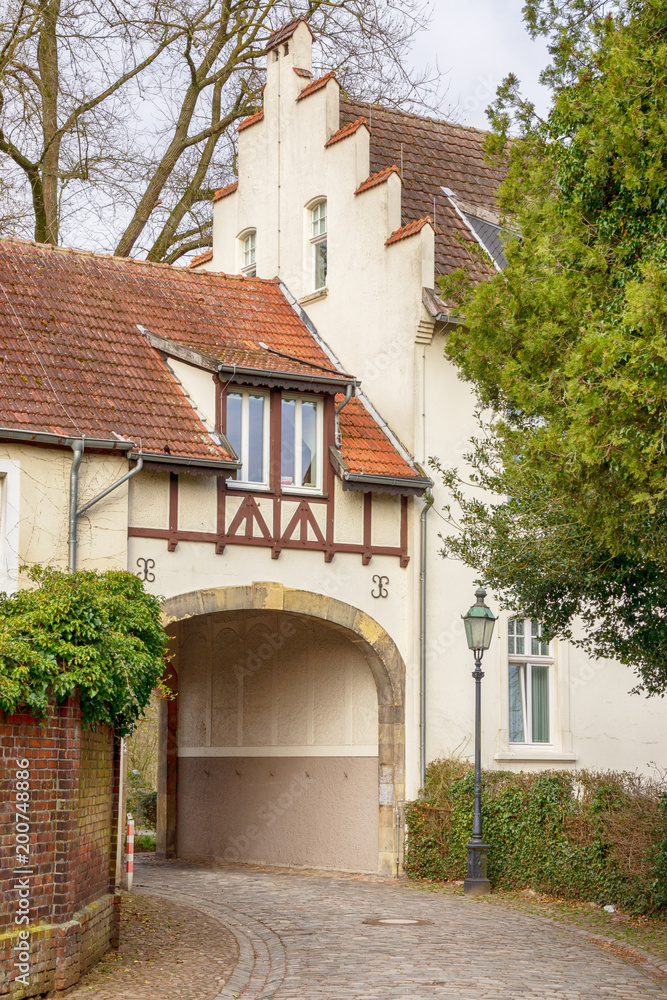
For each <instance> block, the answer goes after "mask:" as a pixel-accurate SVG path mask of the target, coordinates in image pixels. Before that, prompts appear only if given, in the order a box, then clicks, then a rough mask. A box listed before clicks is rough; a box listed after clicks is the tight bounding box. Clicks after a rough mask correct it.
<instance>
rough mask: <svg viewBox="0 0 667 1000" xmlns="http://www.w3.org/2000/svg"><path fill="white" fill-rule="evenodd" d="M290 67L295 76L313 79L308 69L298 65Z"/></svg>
mask: <svg viewBox="0 0 667 1000" xmlns="http://www.w3.org/2000/svg"><path fill="white" fill-rule="evenodd" d="M292 69H293V70H294V72H295V73H296V75H297V76H301V77H303V78H304V80H312V79H313V74H312V73H311V72H310V70H309V69H301V67H300V66H292Z"/></svg>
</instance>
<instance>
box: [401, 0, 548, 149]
mask: <svg viewBox="0 0 667 1000" xmlns="http://www.w3.org/2000/svg"><path fill="white" fill-rule="evenodd" d="M522 6H523V0H434V3H433V8H434V11H433V19H432V22H431V27H430V29H429V30H428V31H427V32H423V33H422V34H420V35H419V36H417V38H416V39H415V43H414V46H413V49H412V57H413V61H414V64H415V67H417V68H420V67H423V66H424V65H425V64H427V63H428V64H430V66H431V67H434V66H435V65H436V62H437V65H438V67H439V69H440V70H441V71H442V72H443V74H444V76H445V80H446V81H448V84H449V88H448V91H447V94H446V96H445V99H444V101H443V104H442V107H441V109H440V112H441V113H442V115H443V117H446V118H451V117H454V118H455V120H456V121H459V122H460V123H461V124H463V125H473V126H474V127H475V128H483V129H486V128H488V120H487V118H486V115H485V114H484V109H485V108H486V107H487V106H488V104H489V103H490V102H491V101H492V100H493V98H494V96H495V91H496V87H497V86H498V84H499V83H500V82H501V80H502V79H503V77H505V76H507V74H508V73H511V72H512V73H515V74H516V75H517V76H518V77H519V79H520V80H521V83H522V91H523V93H524V94H525V96H526V97H528V98H530V100H532V101H534V102H535V105H536V108H537V111H538V113H539V112H540V111H544V110H545V109H546V107H547V104H548V98H547V91H546V90H545V88H543V87H541V86H540V84H539V83H538V76H539V74H540V71H541V70H542V69H543V68H544V66H546V65H547V64H548V62H549V54H548V52H547V49H546V45H545V43H544V41H543V40H542V39H539V40H538V41H535V42H534V41H532V39H531V38H530V36H529V34H528V32H527V31H526V29H525V27H524V24H523V20H522V17H521V8H522ZM450 107H451V108H453V109H454V115H453V116H452V115H451V114H450V113H448V111H449V108H450Z"/></svg>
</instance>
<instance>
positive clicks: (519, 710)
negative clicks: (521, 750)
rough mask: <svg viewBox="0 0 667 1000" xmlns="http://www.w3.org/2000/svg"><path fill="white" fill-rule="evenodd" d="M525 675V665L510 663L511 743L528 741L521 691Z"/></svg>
mask: <svg viewBox="0 0 667 1000" xmlns="http://www.w3.org/2000/svg"><path fill="white" fill-rule="evenodd" d="M524 676H525V672H524V668H523V666H521V665H519V664H518V663H510V665H509V678H510V690H509V696H510V698H509V701H510V720H509V722H510V743H525V742H526V738H525V735H524V725H523V702H524V698H523V697H522V692H521V688H522V684H523V677H524Z"/></svg>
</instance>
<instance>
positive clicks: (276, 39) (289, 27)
mask: <svg viewBox="0 0 667 1000" xmlns="http://www.w3.org/2000/svg"><path fill="white" fill-rule="evenodd" d="M300 24H305V25H306V27H307V28H308V31H310V34H311V35H312V37H313V38H315V35H313V33H312V31H311V30H310V27H309V25H308V22H307V21H306V19H305V17H295V18H294V20H293V21H289V22H288V23H287V24H283V26H282V28H278V30H277V31H274V32H273V34H272V35H270V36H269V40H268V42H267V43H266V48H265V49H264V51H265V52H270V51H271V49H275V48H277V47H278V46H279V45H280V44H282V42H286V41H287V40H288V39H289V38H291V37H292V35H293V34H294V32H295V31H296V29H297V28H298V27H299V25H300Z"/></svg>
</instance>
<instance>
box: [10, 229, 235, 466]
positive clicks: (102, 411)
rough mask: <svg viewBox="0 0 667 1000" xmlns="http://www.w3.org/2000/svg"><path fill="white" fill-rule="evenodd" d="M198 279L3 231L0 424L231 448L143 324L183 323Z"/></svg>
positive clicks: (178, 448) (189, 447) (222, 456)
mask: <svg viewBox="0 0 667 1000" xmlns="http://www.w3.org/2000/svg"><path fill="white" fill-rule="evenodd" d="M200 284H202V282H201V275H199V274H197V273H196V272H193V271H188V270H187V269H186V268H170V267H167V266H164V265H155V264H152V265H151V264H136V263H134V262H131V261H127V260H120V259H114V258H112V257H102V256H94V255H93V254H84V253H77V252H75V251H71V250H63V249H54V248H52V247H45V246H41V245H39V244H33V243H24V242H21V241H18V240H4V241H2V242H0V356H1V357H2V361H1V362H0V426H4V427H11V428H14V429H22V430H32V431H50V432H53V433H56V434H63V435H69V436H73V435H78V434H85V435H86V436H87V437H94V438H113V437H114V434H119V435H121V436H122V437H124V438H128V439H130V440H131V441H134V442H135V443H136V444H137V445H139V444H141V446H142V447H143V449H144V450H145V451H147V452H162V451H163V450H164V447H165V445H167V446H168V447H169V449H170V452H171V454H172V455H177V456H186V457H188V458H199V459H213V460H217V461H220V460H229V459H230V457H231V456H230V454H229V453H228V452H227V451H226V450H225V449H224V448H223V447H222V445H220V444H219V443H217V442H216V440H215V439H214V438H213V437H212V435H211V434H210V433H209V431H208V430H207V428H206V427H205V426H204V424H203V423H202V421H201V420H200V418H199V417H198V416H197V414H196V412H195V410H194V409H193V407H192V405H191V403H190V402H189V401H188V399H187V397H186V396H185V395H184V393H183V391H182V390H181V388H180V386H179V385H178V383H177V381H176V379H175V378H174V376H173V375H172V374H171V372H170V371H169V369H168V368H167V366H166V365H165V363H164V362H163V361H162V359H161V358H160V356H159V355H158V354H157V352H156V351H154V350H153V349H152V348H151V347H149V345H148V343H147V341H146V339H145V338H144V337H143V336H142V335H141V334H140V332H139V330H138V329H137V325H136V324H137V323H143V324H146V325H148V326H150V325H151V324H157V325H160V324H166V325H170V326H172V327H174V326H176V325H177V324H178V323H180V324H185V323H187V322H188V314H192V310H193V309H196V308H197V300H196V289H197V287H198V286H199V285H200Z"/></svg>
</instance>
